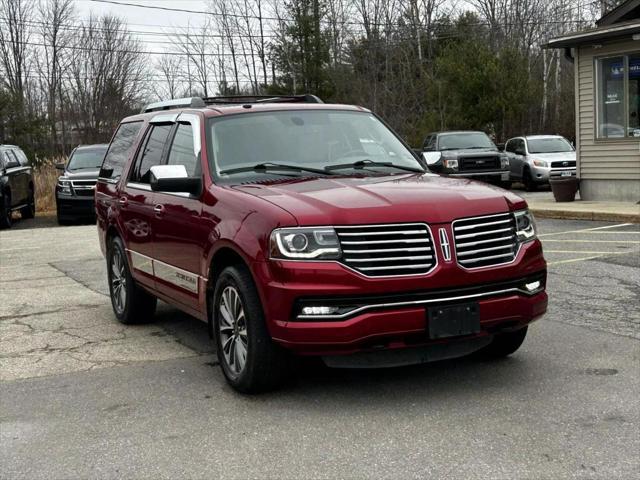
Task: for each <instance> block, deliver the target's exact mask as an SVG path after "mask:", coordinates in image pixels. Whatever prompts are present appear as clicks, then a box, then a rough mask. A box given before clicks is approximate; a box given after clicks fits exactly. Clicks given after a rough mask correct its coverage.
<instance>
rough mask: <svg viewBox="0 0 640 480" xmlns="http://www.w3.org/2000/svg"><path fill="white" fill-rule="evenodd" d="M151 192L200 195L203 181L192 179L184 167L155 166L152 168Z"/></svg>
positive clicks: (196, 178) (198, 178) (197, 178)
mask: <svg viewBox="0 0 640 480" xmlns="http://www.w3.org/2000/svg"><path fill="white" fill-rule="evenodd" d="M150 184H151V190H152V191H154V192H166V193H189V194H191V195H200V193H201V192H202V179H201V178H200V177H190V176H189V175H188V174H187V169H186V168H185V166H184V165H155V166H153V167H151V182H150Z"/></svg>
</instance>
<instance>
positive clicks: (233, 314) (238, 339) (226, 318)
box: [218, 286, 249, 375]
mask: <svg viewBox="0 0 640 480" xmlns="http://www.w3.org/2000/svg"><path fill="white" fill-rule="evenodd" d="M218 334H219V336H220V345H221V348H222V354H223V357H224V360H225V363H226V365H227V367H228V369H229V370H230V371H231V372H233V373H234V374H236V375H237V374H240V373H241V372H242V370H243V369H244V366H245V364H246V362H247V354H248V346H249V343H248V337H247V324H246V317H245V313H244V307H243V305H242V298H241V297H240V294H239V293H238V291H237V290H236V288H235V287H232V286H227V287H226V288H225V289H224V290H223V292H222V295H220V300H219V305H218Z"/></svg>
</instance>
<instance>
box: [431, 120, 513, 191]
mask: <svg viewBox="0 0 640 480" xmlns="http://www.w3.org/2000/svg"><path fill="white" fill-rule="evenodd" d="M422 149H423V151H424V154H423V155H424V158H425V160H426V162H427V165H428V166H429V169H430V170H431V171H432V172H436V173H441V174H444V175H448V176H453V177H465V178H472V179H474V180H484V181H487V182H490V183H493V184H496V185H500V186H502V187H505V188H509V187H510V186H511V183H510V181H509V156H508V155H506V154H505V153H503V152H501V151H500V150H498V147H497V146H496V145H495V143H493V141H492V140H491V139H490V138H489V136H488V135H487V134H486V133H484V132H441V133H431V134H429V135H427V137H426V138H425V140H424V143H423V144H422Z"/></svg>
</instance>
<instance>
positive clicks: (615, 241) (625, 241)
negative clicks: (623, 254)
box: [542, 238, 640, 245]
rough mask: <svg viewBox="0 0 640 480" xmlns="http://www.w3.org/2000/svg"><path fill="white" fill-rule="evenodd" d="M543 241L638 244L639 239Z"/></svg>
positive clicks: (546, 241) (547, 240)
mask: <svg viewBox="0 0 640 480" xmlns="http://www.w3.org/2000/svg"><path fill="white" fill-rule="evenodd" d="M545 243H625V244H626V243H628V244H631V245H636V244H640V240H573V239H572V240H557V239H546V238H545V239H544V240H543V241H542V244H543V245H544V244H545Z"/></svg>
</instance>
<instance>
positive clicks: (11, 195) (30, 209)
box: [0, 144, 36, 228]
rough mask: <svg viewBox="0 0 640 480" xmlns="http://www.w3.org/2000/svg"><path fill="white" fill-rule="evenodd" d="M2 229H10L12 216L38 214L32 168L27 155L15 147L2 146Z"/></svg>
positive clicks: (0, 207) (0, 157)
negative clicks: (15, 214)
mask: <svg viewBox="0 0 640 480" xmlns="http://www.w3.org/2000/svg"><path fill="white" fill-rule="evenodd" d="M0 202H2V203H1V204H0V228H10V227H11V225H12V223H13V219H12V214H13V212H15V211H19V212H20V214H21V215H22V218H33V217H34V216H35V214H36V197H35V189H34V187H33V175H32V172H31V166H30V165H29V160H28V158H27V156H26V155H25V153H24V152H23V151H22V149H21V148H20V147H16V146H15V145H2V144H0Z"/></svg>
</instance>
